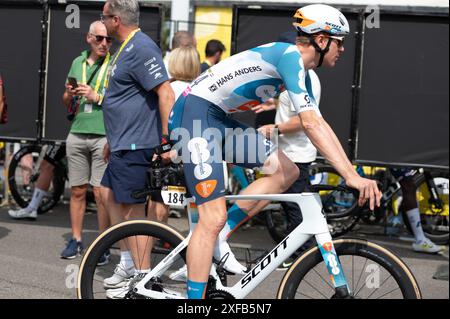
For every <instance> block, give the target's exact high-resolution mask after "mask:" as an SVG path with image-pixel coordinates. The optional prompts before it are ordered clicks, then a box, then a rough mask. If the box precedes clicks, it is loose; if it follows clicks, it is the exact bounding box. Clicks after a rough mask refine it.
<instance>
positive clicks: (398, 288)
mask: <svg viewBox="0 0 450 319" xmlns="http://www.w3.org/2000/svg"><path fill="white" fill-rule="evenodd" d="M396 290H400V287H397V288H394V289H392V290H391V291H389V292H387V293H385V294H384V295H381V296H380V297H378V298H377V299H381V297H384V296H386V295H388V294H390V293H392V292H394V291H396Z"/></svg>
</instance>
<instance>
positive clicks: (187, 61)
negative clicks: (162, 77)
mask: <svg viewBox="0 0 450 319" xmlns="http://www.w3.org/2000/svg"><path fill="white" fill-rule="evenodd" d="M169 72H170V75H171V76H172V78H171V83H170V85H171V86H172V89H173V91H174V93H175V99H177V98H178V97H179V96H180V95H181V93H183V91H184V90H185V89H186V87H187V86H188V85H189V83H191V82H192V81H193V80H194V79H195V78H197V77H198V76H199V75H200V57H199V55H198V52H197V50H196V49H195V48H194V47H182V48H177V49H175V50H173V51H172V53H171V55H170V59H169Z"/></svg>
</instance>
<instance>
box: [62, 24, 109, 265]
mask: <svg viewBox="0 0 450 319" xmlns="http://www.w3.org/2000/svg"><path fill="white" fill-rule="evenodd" d="M86 41H87V43H88V44H89V45H90V50H89V51H83V52H82V53H81V55H80V56H79V57H77V58H76V59H75V60H74V61H73V63H72V66H71V68H70V71H69V75H68V78H69V77H74V78H76V79H77V82H78V86H77V87H76V88H74V87H72V85H71V84H69V83H68V84H66V91H65V92H64V95H63V101H64V104H65V105H66V106H69V104H70V103H77V104H79V106H78V110H79V111H78V113H77V114H76V116H75V118H74V120H73V123H72V125H71V128H70V133H69V135H68V137H67V141H66V150H67V159H68V165H69V181H70V186H71V195H70V218H71V224H72V234H73V238H72V239H71V240H70V241H69V242H68V244H67V247H66V248H65V249H64V250H63V252H62V253H61V257H62V258H65V259H72V258H75V257H76V256H77V255H78V254H80V253H82V251H83V243H82V235H81V233H82V227H83V217H84V213H85V210H86V193H87V190H88V184H91V185H92V186H93V190H94V196H95V202H96V204H97V209H98V211H97V216H98V222H99V229H100V232H103V231H104V230H106V229H107V228H108V226H109V220H108V216H107V214H106V211H105V208H104V205H103V203H102V200H101V198H100V181H101V178H102V177H103V173H104V171H105V169H106V163H105V161H104V160H103V148H104V146H105V144H106V137H105V134H106V133H105V126H104V124H103V111H102V107H101V102H102V96H101V95H100V92H101V91H102V89H103V83H104V78H105V77H106V73H107V69H108V65H109V60H110V56H109V48H110V46H111V43H112V38H110V37H108V35H107V32H106V28H105V26H104V25H103V23H101V22H100V21H96V22H94V23H92V24H91V26H90V29H89V33H88V34H87V36H86ZM108 258H109V256H108V255H107V254H105V255H104V256H102V258H101V260H100V264H106V263H107V262H108Z"/></svg>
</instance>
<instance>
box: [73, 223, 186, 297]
mask: <svg viewBox="0 0 450 319" xmlns="http://www.w3.org/2000/svg"><path fill="white" fill-rule="evenodd" d="M183 239H184V238H183V236H182V235H181V234H180V233H178V232H177V231H176V230H175V229H173V228H172V227H170V226H168V225H165V224H160V223H157V222H154V221H146V220H134V221H127V222H123V223H120V224H118V225H116V226H113V227H111V228H110V229H108V230H107V231H105V232H104V233H102V234H101V235H100V236H99V237H98V238H97V239H96V240H95V241H94V242H93V243H92V245H91V246H90V247H89V249H88V250H87V252H86V253H85V255H84V257H83V260H82V261H81V266H80V270H79V273H78V290H77V293H78V298H81V299H104V298H109V299H122V298H125V299H133V298H137V297H135V296H133V293H132V291H131V292H130V293H128V294H127V295H125V296H122V295H120V293H119V292H116V291H115V290H112V289H110V288H109V287H108V288H105V286H104V279H105V278H108V277H110V276H112V275H113V274H114V269H115V268H116V266H117V267H120V265H119V262H120V245H122V248H123V249H125V250H128V251H135V252H136V253H135V254H134V256H133V259H134V264H135V267H136V268H138V269H142V267H147V266H148V265H144V264H143V263H144V262H145V261H147V262H148V261H150V267H154V266H156V265H157V264H158V263H159V262H160V261H161V260H162V259H163V258H165V257H166V256H167V255H169V254H170V253H171V252H172V251H173V249H174V248H175V247H177V246H178V245H179V244H180V243H181V241H182V240H183ZM108 251H109V253H110V261H109V263H108V264H106V265H103V266H99V265H98V262H99V260H100V258H101V256H102V255H103V254H105V253H106V252H108ZM185 254H186V251H185V250H183V251H181V252H180V253H179V255H178V258H177V261H176V262H175V263H173V264H171V265H170V266H167V269H166V271H165V272H164V273H163V274H162V276H160V277H158V278H154V283H153V284H151V283H149V285H151V287H152V288H153V287H154V289H155V290H158V291H162V290H161V289H164V290H166V291H167V290H169V291H171V292H173V293H174V294H179V295H182V296H186V279H177V278H174V279H171V278H170V275H171V274H172V273H174V272H176V271H177V270H180V269H181V267H183V266H184V265H185V264H186V263H185V260H186V256H185Z"/></svg>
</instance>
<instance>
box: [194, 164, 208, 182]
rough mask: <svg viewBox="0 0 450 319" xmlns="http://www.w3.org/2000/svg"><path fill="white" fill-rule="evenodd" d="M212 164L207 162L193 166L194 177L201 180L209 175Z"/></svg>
mask: <svg viewBox="0 0 450 319" xmlns="http://www.w3.org/2000/svg"><path fill="white" fill-rule="evenodd" d="M211 173H212V166H211V165H209V164H207V163H200V164H198V165H197V166H196V167H195V168H194V175H195V178H197V179H198V180H203V179H206V178H208V177H209V176H211Z"/></svg>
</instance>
